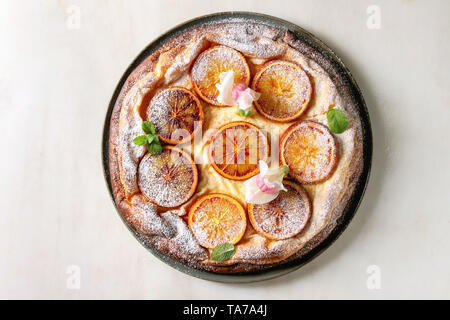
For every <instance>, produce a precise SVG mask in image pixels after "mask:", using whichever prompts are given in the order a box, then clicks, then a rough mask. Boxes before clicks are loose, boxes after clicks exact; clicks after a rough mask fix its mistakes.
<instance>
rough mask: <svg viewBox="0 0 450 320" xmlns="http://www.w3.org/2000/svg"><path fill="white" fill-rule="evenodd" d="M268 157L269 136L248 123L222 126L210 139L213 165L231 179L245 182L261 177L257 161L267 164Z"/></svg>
mask: <svg viewBox="0 0 450 320" xmlns="http://www.w3.org/2000/svg"><path fill="white" fill-rule="evenodd" d="M268 156H269V142H268V140H267V137H266V135H265V134H264V133H263V132H262V131H261V130H260V129H259V128H258V127H256V126H255V125H253V124H251V123H249V122H246V121H234V122H230V123H227V124H225V125H223V126H221V127H220V128H219V129H218V132H217V133H216V134H215V135H214V136H213V137H212V138H211V141H210V144H209V150H208V157H209V161H210V164H211V166H212V167H213V168H214V170H216V171H217V172H218V173H219V174H220V175H222V176H223V177H225V178H227V179H230V180H246V179H248V178H250V177H253V176H254V175H256V174H258V172H259V165H258V161H259V160H263V161H266V160H267V158H268Z"/></svg>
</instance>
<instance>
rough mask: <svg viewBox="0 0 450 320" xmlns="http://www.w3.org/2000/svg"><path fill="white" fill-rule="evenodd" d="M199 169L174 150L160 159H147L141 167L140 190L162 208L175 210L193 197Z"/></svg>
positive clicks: (157, 157)
mask: <svg viewBox="0 0 450 320" xmlns="http://www.w3.org/2000/svg"><path fill="white" fill-rule="evenodd" d="M196 176H197V170H196V168H195V165H192V163H191V162H190V161H189V159H187V157H186V156H183V155H181V154H180V153H179V152H177V151H175V150H173V149H166V148H165V149H164V150H163V152H162V153H161V154H160V155H158V156H152V155H150V154H147V156H145V157H144V159H142V161H141V163H140V165H139V188H140V189H141V191H142V193H144V194H145V195H146V196H147V197H148V198H149V199H151V200H152V201H154V202H156V203H157V204H159V205H160V206H163V207H169V208H173V207H176V206H179V205H181V204H183V203H184V202H186V201H187V200H188V199H189V198H190V196H191V189H192V187H193V186H194V187H195V185H194V183H195V180H196Z"/></svg>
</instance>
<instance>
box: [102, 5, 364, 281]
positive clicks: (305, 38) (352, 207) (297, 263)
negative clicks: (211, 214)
mask: <svg viewBox="0 0 450 320" xmlns="http://www.w3.org/2000/svg"><path fill="white" fill-rule="evenodd" d="M230 19H231V21H236V22H238V21H244V22H255V23H261V24H264V25H268V26H272V27H276V28H283V29H288V30H290V31H291V32H292V33H293V34H294V36H295V37H296V38H297V39H299V40H300V41H302V42H304V43H305V44H306V45H307V46H309V47H310V48H312V49H313V51H314V54H315V55H317V54H320V55H322V58H324V59H321V60H322V61H326V64H327V66H324V65H322V67H323V68H324V69H325V70H327V71H328V72H331V73H332V74H331V77H332V78H333V77H335V78H336V77H337V78H339V80H340V82H341V83H343V84H344V85H345V87H346V91H347V92H348V96H349V98H350V99H352V102H353V104H354V105H355V106H356V107H357V111H358V113H359V117H360V119H361V125H362V132H363V139H364V140H363V143H364V147H363V152H364V160H363V161H364V168H363V171H362V173H361V176H360V177H359V181H358V183H357V185H356V187H355V190H354V192H353V194H352V196H351V198H350V201H349V203H348V205H347V207H346V208H345V209H344V212H343V214H342V216H341V217H340V218H339V220H338V223H337V226H336V227H335V228H334V230H333V231H332V232H331V233H330V235H329V236H328V237H327V238H326V239H325V240H324V241H323V242H321V243H320V245H318V246H317V247H315V248H314V249H313V250H311V251H310V252H309V253H307V254H306V255H304V256H301V257H299V258H297V259H295V260H292V261H289V262H286V263H281V264H279V265H276V266H274V267H271V268H269V269H266V270H264V271H257V272H251V273H237V274H219V273H214V272H206V271H201V270H197V269H194V268H190V267H188V266H186V265H184V264H181V263H180V262H178V261H176V260H173V259H171V258H169V257H167V256H165V255H162V254H161V253H159V252H158V251H156V250H154V249H153V248H151V247H149V246H147V245H146V244H145V243H144V241H143V240H142V239H141V238H140V237H139V235H138V234H136V233H135V232H134V231H133V230H132V229H131V227H130V226H129V225H128V223H127V222H126V221H125V220H123V218H122V215H121V214H120V213H119V216H120V217H121V218H122V220H123V221H124V223H125V224H126V225H127V227H128V229H129V230H130V231H131V232H132V234H133V235H134V236H135V237H136V239H137V240H138V241H139V242H140V243H141V244H142V245H143V246H144V247H146V248H147V249H148V250H149V251H150V252H152V253H153V254H154V255H155V256H156V257H158V258H159V259H160V260H162V261H163V262H165V263H167V264H168V265H170V266H172V267H174V268H175V269H177V270H179V271H182V272H184V273H186V274H189V275H191V276H194V277H198V278H202V279H206V280H213V281H221V282H254V281H261V280H267V279H271V278H275V277H278V276H281V275H284V274H286V273H289V272H291V271H294V270H296V269H298V268H300V267H301V266H303V265H304V264H306V263H307V262H309V261H311V260H312V259H313V258H314V257H316V256H317V255H318V254H320V253H321V252H322V251H323V250H325V249H326V248H328V246H330V245H331V244H332V243H333V242H334V241H335V240H336V239H337V238H338V237H339V235H340V234H341V233H342V231H344V229H345V228H346V227H347V225H348V224H349V222H350V220H351V219H352V218H353V216H354V214H355V212H356V210H357V208H358V206H359V203H360V201H361V199H362V196H363V194H364V190H365V188H366V185H367V182H368V179H369V173H370V166H371V161H372V130H371V126H370V120H369V114H368V111H367V108H366V105H365V103H364V99H363V96H362V94H361V91H360V90H359V88H358V85H357V84H356V82H355V80H354V79H353V77H352V75H351V74H350V72H349V71H348V69H347V68H346V67H345V65H344V63H343V62H342V61H341V59H340V58H338V57H337V56H336V54H335V53H334V52H333V51H332V50H331V49H330V48H328V47H327V46H326V45H325V44H324V43H323V42H322V41H320V40H319V39H317V38H316V37H315V36H313V35H312V34H311V33H309V32H307V31H305V30H303V29H302V28H300V27H298V26H296V25H295V24H292V23H290V22H287V21H284V20H281V19H278V18H275V17H271V16H267V15H262V14H257V13H252V12H223V13H216V14H212V15H207V16H203V17H199V18H196V19H193V20H191V21H188V22H186V23H183V24H181V25H179V26H177V27H175V28H173V29H172V30H170V31H168V32H166V33H165V34H163V35H162V36H160V37H159V38H158V39H156V40H155V41H153V42H151V43H150V44H149V45H148V46H147V47H146V48H145V49H144V50H143V51H142V52H141V53H140V54H139V55H138V56H137V58H136V59H134V61H133V63H131V65H130V66H129V67H128V69H127V70H126V71H125V73H124V74H123V76H122V78H121V79H120V81H119V83H118V84H117V87H116V89H115V91H114V94H113V96H112V98H111V101H110V102H109V106H108V111H107V113H106V119H105V124H104V128H103V141H102V158H103V170H104V175H105V179H106V183H107V186H108V190H109V193H110V195H111V199H112V200H113V203H114V205H115V202H114V198H113V194H112V187H111V180H110V172H109V155H108V150H109V122H110V119H111V114H112V111H113V108H114V104H115V102H116V99H117V97H118V95H119V92H120V90H121V88H122V86H123V84H124V82H125V80H126V79H127V77H128V76H129V74H130V73H131V72H132V71H133V70H134V69H135V68H136V67H137V66H138V65H139V64H140V63H141V62H142V61H143V60H144V59H145V58H147V57H148V56H149V55H151V54H152V53H153V52H154V51H155V50H156V49H158V48H159V47H160V46H161V45H162V44H164V43H165V42H166V41H168V40H170V39H171V38H173V37H175V36H177V35H179V34H180V33H183V32H185V31H187V30H190V29H193V28H196V27H198V26H201V25H204V24H215V23H222V22H230Z"/></svg>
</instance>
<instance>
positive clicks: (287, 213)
mask: <svg viewBox="0 0 450 320" xmlns="http://www.w3.org/2000/svg"><path fill="white" fill-rule="evenodd" d="M283 184H284V186H285V188H286V189H287V191H281V192H280V194H279V195H278V196H277V197H276V198H275V199H274V200H272V201H270V202H268V203H265V204H251V203H249V204H248V205H247V208H248V216H249V220H250V223H251V224H252V226H253V228H254V229H255V230H256V231H257V232H258V233H260V234H262V235H263V236H265V237H266V238H269V239H272V240H284V239H288V238H291V237H294V236H296V235H298V234H299V233H300V232H302V230H303V229H304V228H305V226H306V224H307V223H308V221H309V219H310V217H311V211H312V206H311V201H310V199H309V197H308V194H307V193H306V191H305V190H304V189H303V188H302V186H300V185H299V184H298V183H295V182H293V181H289V180H285V181H284V182H283Z"/></svg>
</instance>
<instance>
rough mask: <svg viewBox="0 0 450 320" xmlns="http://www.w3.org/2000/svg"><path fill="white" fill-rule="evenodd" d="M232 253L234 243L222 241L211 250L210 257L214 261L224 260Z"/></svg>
mask: <svg viewBox="0 0 450 320" xmlns="http://www.w3.org/2000/svg"><path fill="white" fill-rule="evenodd" d="M233 255H234V245H233V244H232V243H222V244H219V245H218V246H216V247H215V248H214V250H213V251H212V252H211V259H212V260H214V261H219V262H221V261H225V260H228V259H230V258H231V257H232V256H233Z"/></svg>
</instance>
